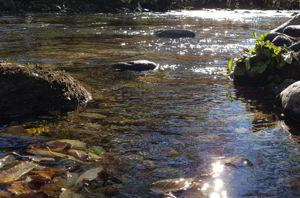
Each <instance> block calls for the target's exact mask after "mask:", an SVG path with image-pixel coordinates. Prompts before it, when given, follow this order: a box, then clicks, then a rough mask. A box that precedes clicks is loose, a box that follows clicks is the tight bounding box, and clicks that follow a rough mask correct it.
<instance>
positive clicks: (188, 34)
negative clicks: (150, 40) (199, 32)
mask: <svg viewBox="0 0 300 198" xmlns="http://www.w3.org/2000/svg"><path fill="white" fill-rule="evenodd" d="M154 34H155V35H156V36H158V37H160V38H193V37H195V36H196V34H195V33H194V32H192V31H190V30H177V29H176V30H160V31H157V32H155V33H154Z"/></svg>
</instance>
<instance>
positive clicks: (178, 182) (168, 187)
mask: <svg viewBox="0 0 300 198" xmlns="http://www.w3.org/2000/svg"><path fill="white" fill-rule="evenodd" d="M193 182H194V179H193V178H188V179H185V178H178V179H165V180H160V181H157V182H154V183H152V184H151V185H150V189H151V190H152V191H153V192H156V193H162V194H165V193H171V192H177V191H182V190H188V189H190V188H192V187H193Z"/></svg>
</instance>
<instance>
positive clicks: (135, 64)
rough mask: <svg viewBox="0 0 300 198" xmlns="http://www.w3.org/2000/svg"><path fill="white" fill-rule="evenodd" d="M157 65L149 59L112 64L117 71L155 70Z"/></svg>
mask: <svg viewBox="0 0 300 198" xmlns="http://www.w3.org/2000/svg"><path fill="white" fill-rule="evenodd" d="M156 67H157V65H156V63H154V62H151V61H147V60H136V61H129V62H120V63H116V64H114V65H113V66H112V68H113V69H115V70H117V71H126V70H130V71H148V70H154V69H155V68H156Z"/></svg>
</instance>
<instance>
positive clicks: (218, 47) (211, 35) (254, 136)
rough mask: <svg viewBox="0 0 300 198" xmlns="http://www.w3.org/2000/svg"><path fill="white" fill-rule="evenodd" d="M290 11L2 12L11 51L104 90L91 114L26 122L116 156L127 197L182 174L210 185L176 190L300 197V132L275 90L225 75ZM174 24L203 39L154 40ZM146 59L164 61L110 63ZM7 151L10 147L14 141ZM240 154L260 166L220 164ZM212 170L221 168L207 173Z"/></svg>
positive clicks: (0, 52) (5, 51)
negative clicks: (290, 127) (138, 68)
mask: <svg viewBox="0 0 300 198" xmlns="http://www.w3.org/2000/svg"><path fill="white" fill-rule="evenodd" d="M291 15H292V12H288V11H283V12H276V11H257V10H254V11H247V10H236V11H225V10H202V11H182V12H177V11H176V12H175V11H173V12H169V13H142V14H91V15H73V16H65V15H59V14H57V15H55V14H51V15H37V14H35V15H29V14H28V15H26V16H2V17H0V32H1V37H0V57H1V59H2V60H8V61H13V62H18V63H23V64H26V63H31V64H39V65H40V66H42V67H52V68H54V69H63V70H66V71H67V72H69V73H71V74H72V75H73V76H74V77H76V78H77V79H79V80H80V81H82V83H83V84H84V85H85V86H86V87H87V88H88V89H89V90H90V91H91V92H92V93H93V96H94V100H93V102H91V103H90V104H89V106H88V108H87V110H86V112H82V113H79V112H73V113H69V114H68V116H65V117H61V118H59V119H51V120H49V119H43V118H41V119H39V120H37V121H32V122H25V123H19V124H22V125H23V126H24V127H27V128H30V127H48V128H49V129H50V132H47V133H45V134H42V137H43V138H46V139H49V138H51V139H55V138H70V139H80V140H83V141H86V142H89V143H90V144H95V145H100V146H103V147H104V148H105V149H106V151H107V152H108V153H109V156H110V158H108V159H106V160H107V161H106V162H103V163H105V164H106V165H107V166H108V167H109V169H110V171H111V172H113V174H115V175H116V176H117V177H118V178H120V180H121V181H122V187H121V190H120V193H119V194H118V195H117V197H159V196H160V195H157V194H155V193H153V192H151V191H150V189H149V184H151V183H152V182H154V181H157V180H160V179H169V178H179V177H184V178H189V177H193V178H197V179H198V178H199V179H202V180H204V181H203V183H205V184H204V185H203V186H204V187H203V188H202V189H198V190H192V191H186V192H182V193H177V194H175V195H176V196H177V197H211V198H218V197H222V198H225V197H232V198H235V197H236V198H238V197H299V196H300V151H299V149H300V138H299V137H297V136H293V135H291V134H290V133H288V132H286V131H285V130H283V129H282V128H281V125H280V123H281V122H280V121H279V120H278V119H277V118H276V116H275V113H274V112H273V111H274V110H273V108H272V102H270V101H268V100H267V99H266V98H264V93H262V92H259V91H258V90H253V89H243V88H238V87H235V86H234V85H233V82H232V81H231V80H229V79H228V78H227V77H226V76H224V72H225V68H226V59H227V58H229V57H231V56H237V55H238V54H239V53H240V51H241V50H242V49H243V48H249V47H251V46H252V45H253V44H254V39H253V38H252V36H251V35H252V32H257V33H264V32H266V31H268V30H270V29H272V28H274V27H276V26H277V25H279V24H281V23H282V22H284V21H285V20H287V19H288V17H290V16H291ZM173 28H186V29H189V30H192V31H194V32H195V33H196V35H197V36H196V37H195V38H188V39H176V40H171V39H159V38H157V37H155V36H154V35H153V32H155V31H156V30H160V29H173ZM136 59H148V60H151V61H154V62H156V63H158V64H159V66H160V67H159V69H158V70H156V71H153V72H149V73H145V74H135V73H130V72H125V73H117V72H113V71H112V69H111V68H110V65H111V64H113V63H115V62H119V61H127V60H136ZM13 124H16V123H13ZM47 131H48V130H47ZM25 136H29V135H25ZM25 139H26V141H28V137H26V138H25ZM20 141H21V140H20ZM11 142H12V145H13V143H14V142H15V141H11ZM18 145H19V143H18ZM0 146H1V147H0V148H2V149H3V150H5V149H7V148H6V147H9V148H10V149H11V145H7V138H6V136H4V137H3V139H1V138H0ZM16 149H18V148H16ZM231 157H243V158H245V159H248V160H250V161H251V162H252V163H253V166H246V165H245V164H244V165H241V166H238V167H233V166H224V165H223V164H222V163H221V161H222V160H224V159H227V158H231ZM112 158H113V159H114V160H112ZM104 160H105V159H104ZM211 172H214V173H218V174H215V175H214V176H212V177H208V178H205V177H203V175H205V174H208V173H211ZM99 196H100V195H99Z"/></svg>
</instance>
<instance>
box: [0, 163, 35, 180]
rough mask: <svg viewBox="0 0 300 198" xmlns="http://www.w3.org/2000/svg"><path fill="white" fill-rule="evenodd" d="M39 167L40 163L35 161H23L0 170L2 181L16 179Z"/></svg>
mask: <svg viewBox="0 0 300 198" xmlns="http://www.w3.org/2000/svg"><path fill="white" fill-rule="evenodd" d="M37 167H38V165H37V164H35V163H33V162H21V163H19V164H18V165H16V166H14V167H12V168H10V169H8V170H5V171H2V172H0V183H9V182H13V181H16V180H18V179H19V178H20V177H22V176H23V175H25V174H27V173H29V172H30V171H32V170H33V169H34V168H37Z"/></svg>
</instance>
